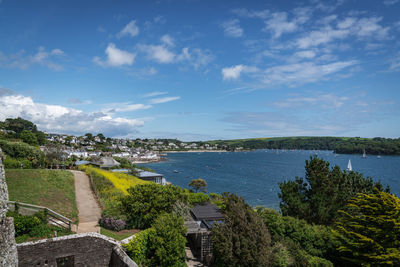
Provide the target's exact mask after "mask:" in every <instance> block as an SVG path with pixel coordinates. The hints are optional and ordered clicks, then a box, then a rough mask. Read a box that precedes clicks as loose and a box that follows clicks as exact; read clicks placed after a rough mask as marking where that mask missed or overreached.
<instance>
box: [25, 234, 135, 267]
mask: <svg viewBox="0 0 400 267" xmlns="http://www.w3.org/2000/svg"><path fill="white" fill-rule="evenodd" d="M17 247H18V260H19V266H21V267H24V266H57V263H60V262H63V263H64V265H65V266H96V267H97V266H98V267H103V266H104V267H108V266H116V267H137V265H136V263H135V262H134V261H132V260H131V259H130V258H129V257H128V256H127V255H126V253H125V252H124V251H123V250H122V249H121V247H120V245H119V243H118V242H116V241H115V240H113V239H110V238H107V237H106V236H103V235H100V234H97V233H84V234H76V235H69V236H63V237H56V238H51V239H46V240H39V241H35V242H26V243H22V244H18V246H17ZM69 264H71V265H69Z"/></svg>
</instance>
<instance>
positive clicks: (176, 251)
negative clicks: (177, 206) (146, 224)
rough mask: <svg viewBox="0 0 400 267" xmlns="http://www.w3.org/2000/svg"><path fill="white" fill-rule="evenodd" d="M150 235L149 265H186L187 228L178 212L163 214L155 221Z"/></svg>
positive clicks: (165, 266)
mask: <svg viewBox="0 0 400 267" xmlns="http://www.w3.org/2000/svg"><path fill="white" fill-rule="evenodd" d="M152 228H153V229H154V231H150V233H149V236H148V244H147V245H148V246H147V258H148V259H149V260H148V266H160V267H169V266H177V267H178V266H182V267H183V266H186V264H185V255H186V253H185V244H186V238H185V237H184V235H185V233H186V228H185V226H184V224H183V218H182V217H179V216H177V215H176V214H162V215H161V216H159V217H158V218H157V219H156V220H155V221H154V223H153V225H152Z"/></svg>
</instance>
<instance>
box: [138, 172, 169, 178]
mask: <svg viewBox="0 0 400 267" xmlns="http://www.w3.org/2000/svg"><path fill="white" fill-rule="evenodd" d="M137 176H138V177H139V178H151V177H162V176H163V175H162V174H159V173H155V172H148V171H142V172H139V173H138V174H137Z"/></svg>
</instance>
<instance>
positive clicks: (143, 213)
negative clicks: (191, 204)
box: [121, 183, 187, 229]
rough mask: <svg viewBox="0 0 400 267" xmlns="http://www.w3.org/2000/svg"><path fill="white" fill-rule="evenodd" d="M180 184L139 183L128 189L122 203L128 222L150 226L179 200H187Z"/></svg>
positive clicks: (139, 225) (142, 227)
mask: <svg viewBox="0 0 400 267" xmlns="http://www.w3.org/2000/svg"><path fill="white" fill-rule="evenodd" d="M183 192H184V191H183V189H181V188H180V187H178V186H173V185H167V186H162V185H158V184H155V183H151V184H145V185H137V186H135V187H131V188H129V189H128V195H127V196H125V197H124V198H122V200H121V203H122V207H123V209H124V211H125V212H126V214H127V217H128V224H130V225H131V226H134V227H137V228H141V229H144V228H148V227H149V226H150V225H151V224H152V223H153V222H154V220H155V219H156V218H157V217H158V216H159V215H160V214H161V213H164V212H167V213H169V212H171V211H172V209H173V206H174V204H175V203H176V202H177V201H178V200H181V201H184V202H187V195H185V194H183Z"/></svg>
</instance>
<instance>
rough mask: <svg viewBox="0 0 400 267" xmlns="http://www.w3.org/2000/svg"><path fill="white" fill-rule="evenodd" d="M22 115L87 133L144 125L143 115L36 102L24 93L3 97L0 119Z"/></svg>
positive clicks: (44, 126)
mask: <svg viewBox="0 0 400 267" xmlns="http://www.w3.org/2000/svg"><path fill="white" fill-rule="evenodd" d="M16 117H22V118H24V119H27V120H30V121H32V122H34V123H35V124H37V125H38V128H39V129H40V130H43V131H48V132H53V133H70V134H84V133H86V132H92V133H99V132H102V133H103V134H105V135H108V136H115V135H118V134H128V133H132V132H135V131H136V129H137V127H140V126H143V125H144V121H142V120H140V119H129V118H123V117H113V116H112V115H110V114H105V113H103V112H83V111H81V110H78V109H73V108H67V107H64V106H60V105H48V104H43V103H37V102H35V101H33V99H32V98H31V97H26V96H23V95H4V96H1V97H0V120H4V119H6V118H16Z"/></svg>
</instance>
